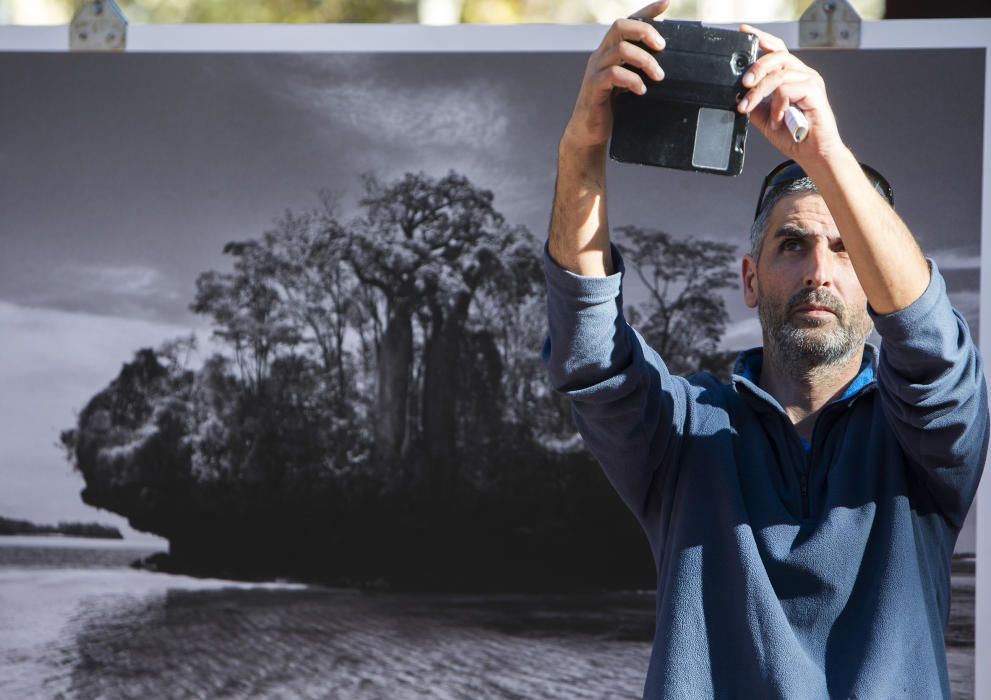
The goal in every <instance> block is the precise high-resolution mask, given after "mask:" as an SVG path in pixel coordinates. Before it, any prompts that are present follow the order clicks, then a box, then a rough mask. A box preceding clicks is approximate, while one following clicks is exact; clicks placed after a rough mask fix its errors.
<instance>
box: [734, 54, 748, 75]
mask: <svg viewBox="0 0 991 700" xmlns="http://www.w3.org/2000/svg"><path fill="white" fill-rule="evenodd" d="M732 65H733V72H734V73H736V74H737V75H739V74H740V73H742V72H743V71H745V70H746V69H747V66H749V65H750V61H749V60H747V57H746V56H744V55H743V54H742V53H735V54H733V58H732Z"/></svg>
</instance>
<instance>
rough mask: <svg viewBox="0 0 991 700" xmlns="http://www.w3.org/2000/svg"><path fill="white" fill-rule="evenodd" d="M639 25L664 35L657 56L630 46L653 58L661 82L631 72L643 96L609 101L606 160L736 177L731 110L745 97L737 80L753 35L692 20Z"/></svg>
mask: <svg viewBox="0 0 991 700" xmlns="http://www.w3.org/2000/svg"><path fill="white" fill-rule="evenodd" d="M642 21H644V22H650V24H652V25H653V26H654V27H655V28H656V29H657V31H658V32H660V34H661V36H662V37H664V41H665V43H666V46H665V48H664V50H663V51H659V52H653V51H651V50H650V49H648V48H647V47H645V46H643V45H642V44H638V45H639V46H640V47H641V48H643V49H645V50H646V51H648V52H650V53H651V54H653V56H654V57H655V58H656V59H657V60H658V63H660V64H661V68H663V69H664V76H665V77H664V79H663V80H661V81H654V80H652V79H651V78H649V77H647V75H645V74H644V73H643V72H642V71H640V70H638V69H634V70H635V71H636V72H637V73H638V74H639V75H640V76H641V77H642V78H643V81H644V84H645V85H646V86H647V93H646V94H644V95H635V94H633V93H630V92H625V91H624V92H618V93H617V94H616V95H615V96H614V98H613V130H612V139H611V141H610V144H609V155H610V157H611V158H613V159H614V160H617V161H621V162H623V163H639V164H642V165H655V166H658V167H662V168H677V169H679V170H698V171H701V172H707V173H718V174H721V175H739V174H740V173H741V172H742V171H743V155H744V147H745V145H746V141H747V123H748V118H747V116H746V115H743V114H740V113H738V112H737V111H736V105H737V102H738V101H739V99H740V98H741V97H742V96H743V95H744V93H745V92H746V88H744V87H743V84H742V82H741V81H742V79H743V74H744V73H745V72H746V70H747V68H748V67H749V66H750V64H751V63H753V62H754V61H755V60H756V59H757V37H756V36H754V35H753V34H748V33H746V32H739V31H733V30H729V29H719V28H717V27H706V26H703V25H702V24H701V23H700V22H681V21H675V20H667V21H662V22H655V21H653V20H642Z"/></svg>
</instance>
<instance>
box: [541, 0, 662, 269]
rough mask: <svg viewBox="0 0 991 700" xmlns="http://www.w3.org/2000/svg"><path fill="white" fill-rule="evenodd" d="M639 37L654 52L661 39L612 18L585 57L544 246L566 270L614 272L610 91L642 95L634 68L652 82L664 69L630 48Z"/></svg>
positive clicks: (654, 7)
mask: <svg viewBox="0 0 991 700" xmlns="http://www.w3.org/2000/svg"><path fill="white" fill-rule="evenodd" d="M667 5H668V0H663V1H662V2H655V3H651V4H650V5H647V6H646V7H644V8H643V9H641V10H639V11H638V12H636V13H634V15H633V16H634V17H644V18H648V19H650V18H653V17H656V16H657V15H659V14H660V13H661V12H663V11H664V9H665V8H666V7H667ZM634 41H639V42H642V43H643V44H645V45H646V46H650V47H652V48H654V49H656V50H658V51H660V50H661V49H663V48H664V39H662V38H661V35H660V34H658V33H657V30H655V29H654V28H653V27H651V26H650V25H649V24H647V23H646V22H639V21H637V20H635V19H620V20H616V21H615V22H614V23H613V25H612V27H610V28H609V31H608V32H607V33H606V36H605V38H604V39H603V40H602V43H601V44H600V45H599V47H598V48H597V49H596V50H595V52H594V53H592V55H591V56H590V57H589V59H588V64H587V66H586V69H585V77H584V78H583V80H582V86H581V90H580V91H579V93H578V99H577V101H576V102H575V109H574V112H573V113H572V115H571V119H570V120H569V121H568V126H567V127H566V128H565V130H564V136H562V138H561V142H560V145H559V148H558V172H557V184H556V186H555V190H554V207H553V210H552V212H551V224H550V235H549V242H548V247H549V250H550V254H551V257H553V258H554V260H555V261H557V263H558V264H559V265H561V267H563V268H564V269H566V270H568V271H570V272H573V273H575V274H577V275H583V276H587V277H605V276H606V275H610V274H612V273H613V263H612V255H611V253H610V250H609V222H608V219H607V217H606V144H607V143H608V142H609V135H610V133H611V131H612V105H611V98H612V93H613V91H614V90H629V91H631V92H634V93H637V94H641V95H642V94H643V93H644V92H646V90H647V88H646V86H645V85H644V83H643V80H641V78H640V76H638V75H637V74H636V73H634V72H633V71H632V70H630V69H629V68H625V67H624V66H635V67H637V68H639V69H641V70H642V71H643V72H644V73H646V74H647V75H649V76H651V77H653V78H654V79H656V80H661V79H662V78H663V77H664V73H663V71H662V70H661V67H660V66H659V65H658V64H657V61H655V60H654V58H653V56H651V55H650V54H649V53H647V52H646V51H644V50H643V49H641V48H639V47H637V46H634V45H633V43H631V42H634Z"/></svg>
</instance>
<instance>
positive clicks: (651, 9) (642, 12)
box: [630, 0, 671, 19]
mask: <svg viewBox="0 0 991 700" xmlns="http://www.w3.org/2000/svg"><path fill="white" fill-rule="evenodd" d="M670 2H671V0H660V2H652V3H650V4H649V5H647V6H646V7H641V8H640V9H639V10H637V11H636V12H634V13H633V14H632V15H630V17H641V18H643V19H654V18H655V17H657V15H659V14H661V13H662V12H664V10H666V9H668V5H669V4H670Z"/></svg>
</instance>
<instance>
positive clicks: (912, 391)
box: [739, 25, 991, 529]
mask: <svg viewBox="0 0 991 700" xmlns="http://www.w3.org/2000/svg"><path fill="white" fill-rule="evenodd" d="M741 29H743V30H744V31H749V32H752V33H754V34H757V36H758V37H759V38H760V46H761V48H763V49H764V50H765V51H768V53H767V54H765V55H764V56H762V57H761V58H760V59H759V60H758V61H757V62H756V64H755V65H754V66H753V67H752V68H751V69H750V70H749V71H748V75H745V76H744V79H743V80H744V85H745V86H747V87H750V91H749V92H748V93H747V94H746V95H745V96H744V98H743V99H742V100H741V102H740V105H739V109H740V110H741V111H742V112H747V113H749V114H750V118H751V121H752V123H753V124H754V126H756V127H757V128H758V129H759V130H760V131H761V132H762V133H763V134H764V136H765V137H766V138H767V139H768V140H769V141H770V142H771V143H772V144H773V145H774V146H775V147H776V148H778V150H780V151H781V152H783V153H784V154H785V155H787V156H788V157H790V158H792V159H793V160H795V161H796V162H797V163H798V164H799V165H801V166H802V169H803V170H805V172H806V173H808V175H809V176H810V177H811V178H812V181H813V182H814V183H815V185H816V189H817V190H818V191H819V193H820V194H821V195H822V198H823V200H824V201H825V203H826V206H827V207H828V208H829V213H830V215H831V216H832V217H833V220H834V221H835V222H836V227H837V229H838V230H839V232H840V236H841V238H842V241H843V247H844V249H845V250H846V252H847V254H848V255H849V258H850V264H851V265H852V266H853V269H854V271H855V272H856V273H857V278H858V280H859V281H860V284H861V286H862V287H863V289H864V293H865V294H866V296H867V301H868V303H869V305H870V311H871V315H872V317H873V320H874V324H875V328H876V329H877V331H878V332H879V333H880V335H881V338H882V341H883V342H882V344H881V353H880V359H879V365H878V391H879V394H880V396H881V399H882V402H883V404H882V405H883V407H884V410H885V412H886V414H887V416H888V419H889V420H888V422H889V425H890V426H891V428H892V430H893V431H894V433H895V435H896V437H897V439H898V441H899V444H900V445H901V446H902V449H903V450H904V452H905V455H906V456H907V457H908V459H909V462H910V464H911V465H912V466H913V467H914V469H913V471H914V474H915V476H916V477H917V480H916V483H918V484H921V485H922V487H923V488H924V489H925V490H926V491H928V493H929V494H930V496H931V497H932V498H933V499H934V501H935V502H936V503H937V504H938V506H939V508H940V510H941V511H942V513H943V515H944V517H945V518H946V519H947V521H948V522H949V523H950V524H951V525H952V526H953V527H954V528H956V529H959V528H960V526H961V525H962V523H963V519H964V517H965V516H966V514H967V509H968V508H969V506H970V503H971V501H972V500H973V497H974V493H975V491H976V489H977V483H978V480H979V479H980V475H981V472H982V469H983V466H984V460H985V456H986V453H987V447H988V439H989V430H991V427H989V418H988V397H987V388H986V385H985V379H984V373H983V369H982V362H981V357H980V355H979V353H978V351H977V348H976V347H975V346H974V343H973V340H972V339H971V337H970V331H969V329H968V328H967V324H966V322H965V321H964V319H963V317H962V316H961V315H960V314H959V313H958V312H956V311H955V310H954V309H953V308H952V307H951V306H950V301H949V298H948V296H947V293H946V286H945V282H944V280H943V278H942V276H941V275H940V274H939V270H938V268H937V267H936V266H935V265H933V266H932V270H931V271H930V265H929V264H928V262H927V261H926V259H925V257H924V256H923V254H922V251H921V250H920V248H919V246H918V244H917V243H916V240H915V237H914V236H913V235H912V233H911V231H909V229H908V227H907V226H906V225H905V223H904V222H903V221H902V220H901V218H900V217H899V216H898V215H897V214H896V213H895V212H894V210H893V209H892V208H891V206H889V204H888V203H887V202H886V201H885V200H884V198H883V197H881V196H880V195H879V194H878V193H877V191H876V190H875V189H874V187H873V186H872V185H871V183H870V182H869V181H868V180H867V177H866V176H865V175H864V173H863V170H862V169H861V167H860V165H859V164H858V162H857V160H856V158H855V157H854V156H853V154H852V153H851V152H850V150H849V149H848V148H847V147H846V145H844V143H843V141H842V140H841V138H840V135H839V132H838V130H837V126H836V120H835V118H834V117H833V113H832V110H831V108H830V107H829V103H828V101H827V99H826V90H825V84H824V82H823V79H822V77H821V76H820V75H819V74H818V73H816V72H815V71H814V70H812V69H811V68H809V67H808V66H806V65H805V64H804V63H802V62H801V61H800V60H798V58H796V57H795V56H793V55H791V54H790V53H789V52H788V50H787V49H786V48H785V46H784V43H783V42H782V41H781V40H780V39H778V38H777V37H774V36H772V35H770V34H767V33H765V32H761V31H760V30H757V29H754V28H753V27H750V26H748V25H744V26H743V27H741ZM789 105H795V106H796V107H798V108H799V109H801V110H802V111H803V112H804V113H805V115H806V117H807V118H808V119H809V122H810V125H811V126H810V130H809V136H808V138H807V139H806V140H805V141H804V142H803V143H800V144H796V143H794V142H793V141H792V139H791V136H790V134H789V133H788V130H787V129H785V128H783V127H782V120H783V117H784V113H785V110H786V109H787V108H788V106H789Z"/></svg>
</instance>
